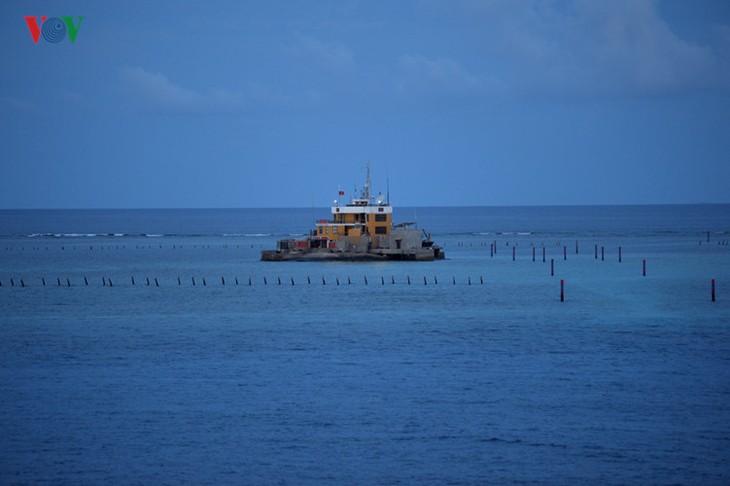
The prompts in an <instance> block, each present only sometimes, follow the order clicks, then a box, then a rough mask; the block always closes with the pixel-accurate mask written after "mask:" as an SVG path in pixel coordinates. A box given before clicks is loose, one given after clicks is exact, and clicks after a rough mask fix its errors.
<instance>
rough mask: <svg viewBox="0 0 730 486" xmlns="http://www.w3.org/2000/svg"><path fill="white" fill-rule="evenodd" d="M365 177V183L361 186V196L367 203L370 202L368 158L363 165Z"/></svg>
mask: <svg viewBox="0 0 730 486" xmlns="http://www.w3.org/2000/svg"><path fill="white" fill-rule="evenodd" d="M365 170H366V171H367V172H366V174H367V175H366V177H365V185H364V186H363V188H362V198H363V199H367V201H368V204H370V161H369V160H368V163H367V165H366V166H365Z"/></svg>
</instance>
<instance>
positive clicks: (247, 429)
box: [0, 205, 730, 484]
mask: <svg viewBox="0 0 730 486" xmlns="http://www.w3.org/2000/svg"><path fill="white" fill-rule="evenodd" d="M326 216H327V213H326V211H325V210H315V211H313V210H311V209H298V210H283V209H269V210H255V209H245V210H129V211H122V210H108V211H8V210H6V211H0V283H1V284H2V286H1V287H0V334H1V336H0V337H1V339H0V483H3V484H14V483H20V484H25V483H70V484H99V483H117V484H135V483H146V484H171V483H174V484H178V483H192V484H199V483H216V484H271V483H284V484H287V483H288V484H321V483H330V484H349V483H356V484H382V483H387V484H392V483H405V484H443V483H457V484H474V483H478V484H484V483H496V484H501V483H515V482H516V483H548V484H571V483H572V484H575V483H577V484H585V483H587V482H595V483H597V484H646V483H655V484H657V483H658V484H675V483H678V484H727V483H729V482H730V452H728V451H730V245H728V240H730V205H696V206H636V207H630V206H620V207H532V208H527V207H521V208H415V209H414V208H410V209H398V208H396V213H395V219H396V220H397V221H396V222H400V221H417V222H418V224H419V226H420V227H422V228H423V229H425V230H426V231H428V232H431V233H432V236H433V238H434V240H435V241H436V242H437V243H440V244H442V245H443V246H445V249H446V254H447V259H446V260H444V261H437V262H393V263H341V262H340V263H332V262H331V263H301V262H299V263H297V262H276V263H274V262H260V261H258V258H259V253H260V251H261V250H262V249H265V248H271V247H273V246H274V245H275V242H276V240H277V239H279V238H283V237H288V236H289V235H292V234H293V235H302V234H306V233H307V231H308V230H309V228H310V227H311V224H312V221H313V220H315V219H319V218H322V217H326ZM708 239H709V241H708ZM495 242H496V249H497V251H496V254H492V253H493V252H492V251H491V250H490V249H491V246H492V244H493V243H495ZM576 246H577V250H576ZM619 246H620V247H621V249H622V261H621V262H619V261H618V248H619ZM513 248H514V250H513ZM543 248H545V255H546V261H545V262H543V261H542V251H543ZM533 249H534V250H535V261H534V262H533V259H532V251H533ZM601 249H603V258H602V256H601ZM513 251H514V259H513ZM551 259H553V260H554V275H551V271H550V267H551V263H550V260H551ZM644 260H646V269H647V274H646V276H643V274H642V270H643V268H642V267H643V261H644ZM133 278H134V284H133V282H132V279H133ZM178 278H179V283H178ZM148 279H149V280H148ZM711 279H715V280H716V301H715V302H712V301H711ZM193 280H194V281H195V284H193ZM561 280H563V281H564V288H565V294H564V295H565V301H564V302H561V301H560V281H561ZM148 281H149V285H148ZM249 282H250V284H249ZM409 282H410V283H409Z"/></svg>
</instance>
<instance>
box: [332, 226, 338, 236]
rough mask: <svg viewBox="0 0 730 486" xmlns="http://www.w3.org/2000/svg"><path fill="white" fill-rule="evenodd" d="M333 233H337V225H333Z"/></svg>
mask: <svg viewBox="0 0 730 486" xmlns="http://www.w3.org/2000/svg"><path fill="white" fill-rule="evenodd" d="M332 234H335V235H336V234H337V226H333V227H332Z"/></svg>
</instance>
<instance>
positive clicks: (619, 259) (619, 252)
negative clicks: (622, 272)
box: [618, 246, 621, 263]
mask: <svg viewBox="0 0 730 486" xmlns="http://www.w3.org/2000/svg"><path fill="white" fill-rule="evenodd" d="M618 262H619V263H621V247H620V246H619V247H618Z"/></svg>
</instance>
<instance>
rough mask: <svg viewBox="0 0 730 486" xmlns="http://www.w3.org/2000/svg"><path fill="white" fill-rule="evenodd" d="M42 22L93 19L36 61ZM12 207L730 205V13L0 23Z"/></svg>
mask: <svg viewBox="0 0 730 486" xmlns="http://www.w3.org/2000/svg"><path fill="white" fill-rule="evenodd" d="M26 15H38V16H40V15H47V16H49V17H54V16H58V17H60V16H79V15H82V16H84V20H83V23H82V24H81V26H80V28H79V31H78V35H77V38H76V41H75V42H74V43H71V42H70V41H69V40H68V38H66V39H64V40H63V41H61V42H59V43H55V44H54V43H49V42H46V41H45V40H44V39H43V37H41V38H40V40H39V42H38V43H34V42H33V40H32V38H31V35H30V32H29V29H28V27H27V25H26V23H25V20H24V19H23V17H24V16H26ZM0 22H2V24H1V27H0V36H1V37H0V63H2V74H1V75H0V168H1V171H2V173H1V175H0V207H2V208H126V207H130V208H138V207H141V208H144V207H310V206H311V205H312V203H313V202H314V204H315V205H317V206H326V205H328V204H329V203H330V202H331V201H332V199H333V198H334V197H336V194H337V187H338V185H341V186H342V187H343V188H344V189H345V190H346V191H347V192H348V195H350V194H351V192H352V190H353V187H354V186H355V184H358V185H359V184H360V183H361V182H362V179H363V177H364V170H363V167H364V166H365V164H366V162H367V161H368V160H369V161H370V163H371V165H372V169H373V183H374V186H375V188H376V189H380V190H383V191H384V190H385V186H386V178H387V179H388V180H389V182H390V189H391V200H392V202H393V204H395V205H399V206H459V205H552V204H652V203H703V202H724V203H727V202H730V182H728V181H730V2H727V1H725V0H718V1H701V0H698V1H683V0H678V1H660V2H651V1H642V0H628V1H621V0H618V1H616V0H614V1H605V2H602V1H568V0H565V1H534V2H533V1H522V0H505V1H497V0H495V1H476V0H453V1H429V0H424V1H406V0H404V1H397V2H393V1H362V2H360V1H326V2H317V1H298V2H283V1H282V2H269V1H256V2H253V1H232V2H185V1H179V2H140V1H125V2H96V1H94V2H75V1H65V2H34V1H22V2H20V1H13V0H11V1H5V2H2V4H0Z"/></svg>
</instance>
